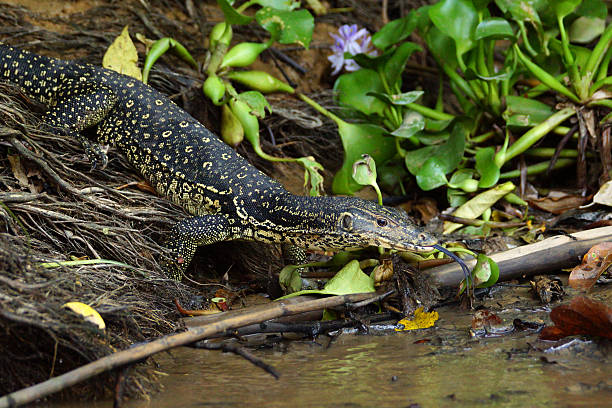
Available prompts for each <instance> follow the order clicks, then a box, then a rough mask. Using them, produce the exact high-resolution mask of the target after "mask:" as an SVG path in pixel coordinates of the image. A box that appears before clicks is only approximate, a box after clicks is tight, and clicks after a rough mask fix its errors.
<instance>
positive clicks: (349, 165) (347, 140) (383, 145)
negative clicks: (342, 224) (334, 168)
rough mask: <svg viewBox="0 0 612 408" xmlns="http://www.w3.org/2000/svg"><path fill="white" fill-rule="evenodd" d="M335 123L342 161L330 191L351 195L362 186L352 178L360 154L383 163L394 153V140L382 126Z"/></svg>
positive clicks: (339, 121) (341, 121)
mask: <svg viewBox="0 0 612 408" xmlns="http://www.w3.org/2000/svg"><path fill="white" fill-rule="evenodd" d="M357 72H359V71H357ZM336 123H337V125H338V133H339V134H340V139H341V140H342V146H343V147H344V161H343V164H342V167H341V168H340V170H339V171H338V172H337V173H336V175H335V176H334V181H333V183H332V191H333V193H334V194H348V195H351V194H354V193H355V192H356V191H358V190H360V189H361V188H362V186H360V185H359V184H358V183H357V182H355V180H353V176H352V173H353V163H355V161H356V160H359V159H360V158H361V155H362V154H369V155H370V156H372V158H373V159H374V160H375V161H376V163H380V164H384V163H385V162H386V161H387V160H389V159H391V158H392V157H393V156H394V155H395V153H396V149H395V141H394V139H393V138H392V137H385V136H384V132H385V130H384V129H383V128H381V127H378V126H375V125H372V124H355V123H348V122H345V121H343V120H337V121H336Z"/></svg>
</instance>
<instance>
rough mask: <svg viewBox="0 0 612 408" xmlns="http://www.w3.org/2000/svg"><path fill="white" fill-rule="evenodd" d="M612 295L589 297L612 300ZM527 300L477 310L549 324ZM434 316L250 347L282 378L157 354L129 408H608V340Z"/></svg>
mask: <svg viewBox="0 0 612 408" xmlns="http://www.w3.org/2000/svg"><path fill="white" fill-rule="evenodd" d="M610 289H612V288H601V290H597V291H595V292H594V293H592V294H590V296H591V297H592V298H594V299H597V300H599V301H603V302H605V303H607V304H610V301H611V299H612V290H610ZM530 299H531V296H530V294H529V293H528V290H527V289H512V290H508V289H506V290H501V291H500V292H498V293H494V294H492V295H491V296H490V297H489V298H488V299H487V300H481V301H480V302H479V304H481V305H484V306H486V307H488V308H490V309H491V310H493V311H494V312H495V313H497V315H498V316H499V317H500V318H502V319H503V320H504V323H507V324H508V325H511V323H512V321H513V320H514V319H515V318H520V319H522V320H525V321H530V322H543V321H547V316H548V310H547V309H546V308H544V307H542V306H540V305H539V303H538V302H537V301H534V300H530ZM438 312H439V314H440V320H439V321H438V322H436V326H435V327H434V328H431V329H425V330H419V331H416V332H399V333H398V332H392V331H388V330H387V331H385V332H384V333H386V335H381V333H380V332H379V333H378V335H368V336H364V335H359V334H356V333H344V334H341V335H339V336H337V337H336V338H335V339H334V340H333V341H332V342H331V343H330V340H329V338H328V337H326V336H320V337H319V338H318V339H317V341H316V342H313V341H310V340H303V341H285V342H281V343H277V344H276V345H274V346H273V347H268V348H264V349H256V350H253V354H255V355H256V356H257V357H259V358H261V359H263V360H264V361H265V362H267V363H268V364H270V365H272V366H274V367H275V368H276V369H277V370H278V371H279V372H280V373H281V377H280V379H279V380H275V379H274V378H272V377H271V376H270V375H269V374H267V373H265V372H264V371H262V370H261V369H259V368H256V367H254V366H253V365H251V364H250V363H247V362H246V361H245V360H243V359H242V358H240V357H237V356H235V355H233V354H224V353H221V352H218V351H206V350H193V349H187V348H181V349H177V350H174V351H172V352H171V353H166V354H161V355H158V356H156V358H155V360H156V362H157V363H158V364H159V371H162V372H164V373H166V374H167V375H166V376H165V377H164V378H163V386H164V390H163V391H162V392H160V393H158V394H156V395H154V396H152V399H151V401H130V402H128V403H127V404H125V406H126V407H130V408H148V407H161V408H165V407H167V408H171V407H172V408H174V407H217V406H218V407H409V406H415V407H416V406H419V407H423V408H429V407H474V406H477V407H589V408H590V407H612V364H611V360H610V357H609V356H610V354H611V353H612V346H611V345H610V344H611V343H609V342H608V343H600V344H598V343H595V342H593V341H590V340H588V339H586V338H575V339H568V340H566V341H565V343H564V344H557V347H554V348H553V347H551V343H544V342H540V341H538V340H537V335H536V334H534V333H528V332H519V333H514V334H510V335H506V336H503V337H497V338H477V337H474V336H471V335H470V334H469V328H470V325H471V319H472V313H473V312H469V311H461V310H459V309H458V307H457V306H456V305H452V306H447V307H442V308H439V309H438ZM375 328H376V327H375ZM374 331H375V330H374ZM423 340H425V342H422V341H423ZM411 404H418V405H411ZM88 405H89V406H90V407H91V408H93V407H96V408H97V407H110V406H112V404H111V403H92V404H88ZM67 406H70V407H73V406H74V405H62V407H64V408H66V407H67Z"/></svg>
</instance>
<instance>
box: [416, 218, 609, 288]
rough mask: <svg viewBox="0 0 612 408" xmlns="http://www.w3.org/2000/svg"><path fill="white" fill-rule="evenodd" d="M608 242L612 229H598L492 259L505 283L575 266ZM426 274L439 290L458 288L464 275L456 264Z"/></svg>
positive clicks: (472, 261)
mask: <svg viewBox="0 0 612 408" xmlns="http://www.w3.org/2000/svg"><path fill="white" fill-rule="evenodd" d="M605 241H612V227H603V228H595V229H592V230H587V231H581V232H577V233H575V234H572V235H570V236H567V235H557V236H555V237H551V238H547V239H545V240H543V241H540V242H537V243H535V244H530V245H524V246H521V247H518V248H514V249H511V250H509V251H504V252H498V253H496V254H492V255H490V257H491V258H492V259H493V260H494V261H495V262H497V265H499V281H505V280H510V279H516V278H521V277H523V278H524V277H528V276H533V275H537V274H539V273H545V272H551V271H556V270H560V269H562V268H567V267H569V266H574V265H576V264H578V263H580V259H581V258H582V256H583V255H584V254H585V253H586V252H587V251H588V250H589V249H590V248H591V247H592V246H593V245H595V244H598V243H600V242H605ZM466 264H468V266H469V267H470V268H473V267H474V265H475V264H476V261H475V260H470V261H466ZM424 273H426V274H427V275H428V276H429V280H430V282H431V284H432V286H436V287H456V286H458V285H459V283H460V282H461V280H462V279H463V272H462V270H461V268H460V267H459V265H457V264H456V263H453V264H448V265H442V266H438V267H435V268H431V269H428V270H427V271H425V272H424Z"/></svg>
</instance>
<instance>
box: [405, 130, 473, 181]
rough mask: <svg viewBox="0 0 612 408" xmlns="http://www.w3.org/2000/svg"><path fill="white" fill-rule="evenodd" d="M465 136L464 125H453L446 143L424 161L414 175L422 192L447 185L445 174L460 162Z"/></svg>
mask: <svg viewBox="0 0 612 408" xmlns="http://www.w3.org/2000/svg"><path fill="white" fill-rule="evenodd" d="M466 136H467V130H466V128H465V127H464V125H463V124H462V123H461V122H457V123H455V125H454V126H453V130H452V131H451V134H450V137H449V138H448V141H447V142H446V143H445V144H443V145H441V146H439V147H437V148H435V150H434V153H433V155H431V156H430V157H429V158H427V160H425V162H424V163H423V165H422V166H421V168H420V169H419V170H418V171H417V173H416V180H417V184H418V185H419V187H420V188H421V189H422V190H424V191H428V190H433V189H434V188H437V187H440V186H442V185H444V184H446V183H447V180H446V174H448V173H450V172H451V171H453V170H455V168H456V167H457V165H458V164H459V163H460V162H461V158H462V157H463V151H464V149H465V139H466ZM428 147H432V146H428ZM424 149H426V148H424ZM419 150H423V149H419ZM410 153H412V152H408V154H406V157H405V159H406V164H407V167H408V160H410V159H409V157H410V156H411V155H410ZM409 169H410V168H409Z"/></svg>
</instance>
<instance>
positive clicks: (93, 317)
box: [62, 302, 106, 330]
mask: <svg viewBox="0 0 612 408" xmlns="http://www.w3.org/2000/svg"><path fill="white" fill-rule="evenodd" d="M62 307H65V308H68V309H70V310H72V311H73V312H74V313H76V314H78V315H81V316H83V319H85V320H86V321H88V322H90V323H93V324H95V325H96V326H98V328H99V329H100V330H104V329H105V328H106V324H105V323H104V319H102V316H100V314H99V313H98V312H96V310H95V309H94V308H92V307H91V306H89V305H86V304H85V303H81V302H68V303H66V304H64V305H63V306H62Z"/></svg>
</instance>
